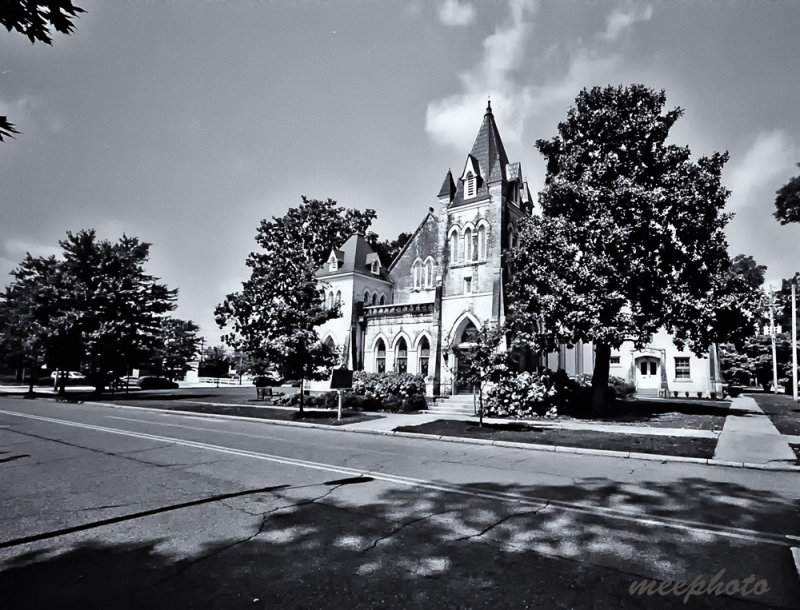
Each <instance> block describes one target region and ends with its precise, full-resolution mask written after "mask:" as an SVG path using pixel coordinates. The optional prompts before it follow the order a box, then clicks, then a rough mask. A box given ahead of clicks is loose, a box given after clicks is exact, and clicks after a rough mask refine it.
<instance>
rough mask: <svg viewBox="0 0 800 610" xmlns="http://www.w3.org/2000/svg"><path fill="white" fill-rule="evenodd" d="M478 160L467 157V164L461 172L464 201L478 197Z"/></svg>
mask: <svg viewBox="0 0 800 610" xmlns="http://www.w3.org/2000/svg"><path fill="white" fill-rule="evenodd" d="M480 175H481V173H480V169H479V166H478V160H477V159H476V158H475V157H473V156H472V155H467V163H466V165H465V166H464V171H463V172H461V182H462V184H463V189H464V190H463V193H464V199H472V198H474V197H476V196H477V195H478V179H479V178H480Z"/></svg>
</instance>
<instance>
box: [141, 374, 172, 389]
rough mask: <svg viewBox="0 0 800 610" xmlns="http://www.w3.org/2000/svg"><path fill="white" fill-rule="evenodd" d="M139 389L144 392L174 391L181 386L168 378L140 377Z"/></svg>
mask: <svg viewBox="0 0 800 610" xmlns="http://www.w3.org/2000/svg"><path fill="white" fill-rule="evenodd" d="M139 387H140V388H141V389H143V390H174V389H176V388H178V387H179V386H178V384H177V382H175V381H170V380H169V379H167V378H166V377H139Z"/></svg>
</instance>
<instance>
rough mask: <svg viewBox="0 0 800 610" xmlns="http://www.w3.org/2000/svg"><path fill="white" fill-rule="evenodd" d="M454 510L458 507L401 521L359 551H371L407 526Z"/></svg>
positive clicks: (360, 552)
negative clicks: (398, 524)
mask: <svg viewBox="0 0 800 610" xmlns="http://www.w3.org/2000/svg"><path fill="white" fill-rule="evenodd" d="M454 510H456V509H454V508H449V509H447V510H442V511H439V512H436V513H430V514H427V515H424V516H422V517H417V518H416V519H412V520H411V521H405V522H404V523H401V524H400V526H399V527H396V528H394V529H393V530H392V531H391V532H389V533H388V534H386V535H385V536H381V537H380V538H376V539H375V540H373V541H372V544H371V545H369V546H368V547H364V548H363V549H361V550H360V551H359V554H362V553H366V552H367V551H371V550H372V549H374V548H375V547H377V546H378V544H380V543H381V542H383V541H384V540H386V539H388V538H391V537H392V536H394V535H395V534H397V533H399V532H401V531H403V530H404V529H406V528H407V527H410V526H412V525H414V524H416V523H419V522H421V521H425V520H426V519H430V518H431V517H438V516H439V515H444V514H446V513H452V512H453V511H454Z"/></svg>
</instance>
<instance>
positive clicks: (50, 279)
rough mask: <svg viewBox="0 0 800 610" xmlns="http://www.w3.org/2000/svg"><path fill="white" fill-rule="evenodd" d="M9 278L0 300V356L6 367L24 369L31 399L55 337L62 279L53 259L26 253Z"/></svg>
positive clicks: (59, 314) (62, 285)
mask: <svg viewBox="0 0 800 610" xmlns="http://www.w3.org/2000/svg"><path fill="white" fill-rule="evenodd" d="M11 275H12V277H13V278H14V279H13V281H12V282H11V284H9V285H8V286H7V287H6V289H5V292H4V293H3V295H2V297H0V353H2V356H3V359H4V360H5V362H6V363H7V364H10V365H12V366H14V367H18V368H22V369H25V368H27V369H28V371H29V377H28V382H29V389H28V394H29V395H31V396H32V395H33V386H34V384H35V383H36V377H37V373H38V371H39V370H40V369H41V367H42V366H43V365H44V364H45V363H46V361H47V354H48V349H49V348H50V349H52V348H53V339H54V337H56V336H57V334H58V330H59V329H58V321H59V320H60V318H61V312H60V310H59V305H60V302H59V294H60V293H61V292H62V291H63V288H64V282H63V276H62V274H61V269H60V268H59V264H58V261H57V260H56V258H55V257H54V256H50V257H47V258H44V257H33V256H31V255H30V254H27V255H26V257H25V259H24V260H23V261H22V262H21V263H20V264H19V266H18V267H17V268H16V269H14V270H13V271H12V272H11Z"/></svg>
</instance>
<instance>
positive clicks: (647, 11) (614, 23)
mask: <svg viewBox="0 0 800 610" xmlns="http://www.w3.org/2000/svg"><path fill="white" fill-rule="evenodd" d="M652 16H653V7H652V6H642V5H640V4H636V5H632V6H629V7H625V8H618V9H615V10H614V11H613V12H612V13H611V14H610V15H609V16H608V20H607V21H606V29H605V31H604V32H603V33H602V34H601V35H600V38H602V39H603V40H606V41H608V42H613V41H615V40H619V38H620V37H621V36H622V35H623V34H624V33H625V31H626V30H628V29H630V27H631V26H632V25H633V24H634V23H636V22H637V21H650V18H651V17H652Z"/></svg>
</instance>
